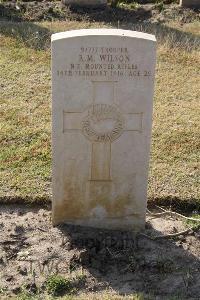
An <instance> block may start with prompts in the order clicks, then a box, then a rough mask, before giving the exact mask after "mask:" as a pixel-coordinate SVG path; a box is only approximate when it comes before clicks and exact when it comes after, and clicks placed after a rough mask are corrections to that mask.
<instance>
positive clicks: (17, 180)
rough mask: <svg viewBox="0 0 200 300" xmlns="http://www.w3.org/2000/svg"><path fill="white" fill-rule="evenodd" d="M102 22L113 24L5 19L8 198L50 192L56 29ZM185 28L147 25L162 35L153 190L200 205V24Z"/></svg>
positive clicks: (152, 194)
mask: <svg viewBox="0 0 200 300" xmlns="http://www.w3.org/2000/svg"><path fill="white" fill-rule="evenodd" d="M101 26H104V27H105V26H106V27H109V26H110V25H109V24H107V25H106V24H97V23H95V26H94V24H91V23H80V22H79V23H78V22H54V23H47V22H45V23H42V24H41V23H40V24H32V25H30V24H27V23H26V24H23V23H18V24H13V23H9V24H8V23H6V22H4V23H1V24H0V31H1V33H2V36H1V40H0V48H1V56H0V67H1V70H2V72H1V114H2V122H1V126H2V128H1V154H0V155H1V194H0V199H1V201H4V200H5V201H7V200H8V199H12V200H16V199H22V200H24V201H25V200H27V201H36V200H39V201H40V200H41V201H43V200H44V199H47V200H48V199H50V196H51V188H50V185H51V151H50V147H51V145H50V143H51V142H50V140H51V139H50V135H51V120H50V118H51V111H50V108H51V94H50V84H51V82H50V80H51V77H50V49H49V37H50V31H64V30H67V29H75V28H90V27H101ZM29 27H30V29H28V28H29ZM122 27H123V28H130V27H131V26H130V25H127V24H123V26H122ZM136 27H137V26H135V28H136ZM173 27H175V25H174V24H173ZM185 28H186V29H185V32H188V34H186V33H185V32H184V28H182V29H181V30H182V32H181V31H179V30H177V29H169V28H163V27H162V28H160V27H159V28H158V27H155V26H153V27H152V26H151V27H150V26H149V25H148V26H143V28H141V29H142V30H145V31H153V32H156V33H157V36H158V59H157V73H156V86H155V101H154V123H153V138H152V154H151V165H150V178H149V194H148V195H149V199H151V200H153V199H155V198H156V199H157V201H162V202H165V201H167V200H168V199H171V200H173V199H175V198H176V199H178V202H180V203H186V204H187V203H194V205H196V207H197V206H198V207H199V205H200V199H199V190H198V175H199V174H198V172H199V170H198V168H199V165H198V159H199V150H200V145H199V140H200V139H199V133H200V128H199V127H200V126H199V125H200V122H199V114H200V108H199V103H198V101H199V81H198V71H199V66H200V59H199V53H198V52H197V48H198V45H199V38H197V36H195V37H194V36H193V35H190V34H189V33H197V28H199V24H198V23H197V22H196V23H194V24H193V25H192V24H191V25H190V26H188V27H187V26H185ZM37 32H38V33H37ZM16 36H17V38H15V37H16ZM172 45H173V46H174V47H172Z"/></svg>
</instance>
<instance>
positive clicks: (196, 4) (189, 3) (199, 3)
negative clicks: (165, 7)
mask: <svg viewBox="0 0 200 300" xmlns="http://www.w3.org/2000/svg"><path fill="white" fill-rule="evenodd" d="M180 5H181V6H183V7H191V8H200V0H180Z"/></svg>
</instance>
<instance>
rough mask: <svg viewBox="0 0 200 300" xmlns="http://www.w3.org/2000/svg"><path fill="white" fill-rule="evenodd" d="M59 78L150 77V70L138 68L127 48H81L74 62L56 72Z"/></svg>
mask: <svg viewBox="0 0 200 300" xmlns="http://www.w3.org/2000/svg"><path fill="white" fill-rule="evenodd" d="M56 74H57V76H58V77H59V78H64V77H82V78H89V77H94V76H100V77H102V78H106V77H110V76H111V77H117V78H123V77H125V78H127V79H137V78H144V79H145V80H147V79H148V78H150V77H151V70H146V69H142V68H140V66H139V65H138V63H136V62H135V61H134V58H133V57H132V55H131V51H129V50H128V48H126V47H124V48H120V47H119V48H113V47H105V46H103V47H81V48H80V49H79V52H78V53H77V55H75V58H74V61H71V62H70V63H68V64H66V66H65V67H64V68H63V69H59V70H57V71H56Z"/></svg>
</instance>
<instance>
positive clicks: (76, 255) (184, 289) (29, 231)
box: [0, 204, 200, 299]
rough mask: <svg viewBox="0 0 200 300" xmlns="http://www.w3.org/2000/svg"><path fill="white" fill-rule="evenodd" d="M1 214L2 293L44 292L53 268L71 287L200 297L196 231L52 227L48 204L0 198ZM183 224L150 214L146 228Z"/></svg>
mask: <svg viewBox="0 0 200 300" xmlns="http://www.w3.org/2000/svg"><path fill="white" fill-rule="evenodd" d="M0 216H1V218H0V220H1V222H0V267H1V269H0V270H1V272H0V276H1V281H0V288H1V289H0V290H1V291H3V292H4V296H5V298H6V299H7V298H8V297H10V296H12V295H13V294H18V293H19V292H20V288H21V287H26V289H27V290H30V291H31V292H33V293H36V292H37V290H38V289H40V291H41V293H45V282H46V278H47V277H48V276H49V275H50V274H54V273H59V274H61V275H63V276H65V277H68V278H71V281H72V282H73V285H74V288H75V289H74V291H75V294H79V293H82V292H84V293H89V292H97V291H104V290H106V289H108V288H109V289H110V290H111V291H113V292H114V293H118V294H120V295H124V294H126V295H130V294H132V293H134V292H142V293H144V294H146V295H153V296H155V298H153V299H170V298H169V297H171V296H179V297H180V299H200V276H199V274H200V260H199V258H200V242H199V240H200V231H197V232H192V233H191V234H188V235H186V236H184V235H181V236H178V237H177V238H174V239H170V240H169V239H166V238H161V239H158V240H151V239H149V238H147V237H145V236H144V235H137V236H136V235H134V234H133V233H131V232H120V231H108V230H102V229H101V230H99V229H93V228H85V227H79V226H72V225H62V226H59V227H52V224H51V211H50V208H48V207H47V208H41V207H37V206H35V207H31V206H29V207H28V206H24V205H23V206H22V205H3V204H1V206H0ZM185 228H186V225H185V224H183V222H182V221H181V220H178V219H175V218H173V219H170V218H166V217H165V218H164V217H162V218H150V217H148V218H147V223H146V229H145V231H144V233H145V234H146V235H150V236H164V235H166V234H168V233H175V232H177V231H182V230H185ZM0 297H1V295H0ZM2 297H3V294H2ZM1 299H2V298H1Z"/></svg>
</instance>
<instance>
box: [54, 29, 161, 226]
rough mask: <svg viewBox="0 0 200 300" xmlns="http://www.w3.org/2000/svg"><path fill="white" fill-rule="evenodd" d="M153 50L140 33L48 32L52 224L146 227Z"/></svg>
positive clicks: (152, 44) (148, 38) (152, 42)
mask: <svg viewBox="0 0 200 300" xmlns="http://www.w3.org/2000/svg"><path fill="white" fill-rule="evenodd" d="M155 56H156V50H155V37H154V36H152V35H149V34H145V33H141V32H134V31H125V30H118V29H84V30H74V31H68V32H63V33H57V34H54V35H52V97H53V105H52V115H53V117H52V122H53V133H52V149H53V174H52V177H53V222H54V224H58V223H61V222H67V223H73V224H83V225H88V226H94V227H103V228H114V229H135V230H137V229H139V228H143V227H144V224H145V211H146V200H147V199H146V198H147V197H146V194H147V176H148V163H149V151H150V137H151V125H152V106H153V105H152V102H153V83H154V69H155Z"/></svg>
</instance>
